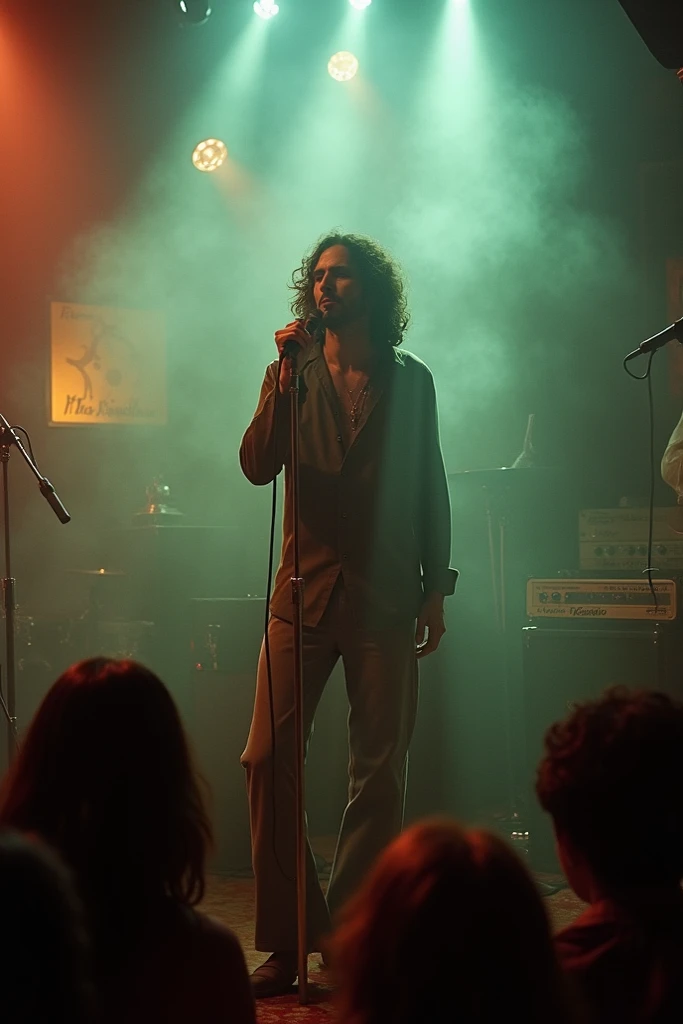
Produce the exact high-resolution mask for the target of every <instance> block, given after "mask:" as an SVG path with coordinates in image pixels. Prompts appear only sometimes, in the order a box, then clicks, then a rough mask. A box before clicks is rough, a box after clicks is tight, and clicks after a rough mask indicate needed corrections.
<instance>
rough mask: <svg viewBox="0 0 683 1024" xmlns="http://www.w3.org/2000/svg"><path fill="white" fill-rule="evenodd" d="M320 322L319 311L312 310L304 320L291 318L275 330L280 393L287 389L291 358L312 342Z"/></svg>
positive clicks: (295, 356)
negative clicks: (278, 356)
mask: <svg viewBox="0 0 683 1024" xmlns="http://www.w3.org/2000/svg"><path fill="white" fill-rule="evenodd" d="M319 323H320V311H319V310H317V309H316V310H314V311H313V312H312V313H311V314H309V316H308V317H307V318H306V320H293V321H292V322H291V324H287V326H286V327H284V328H283V329H282V330H281V331H276V332H275V344H276V345H277V350H278V352H279V354H280V394H282V395H284V394H286V393H287V392H288V391H289V385H290V382H291V379H292V359H296V358H297V356H298V354H299V352H300V351H301V349H307V348H308V347H309V345H312V344H313V341H314V336H315V332H316V330H317V328H318V325H319Z"/></svg>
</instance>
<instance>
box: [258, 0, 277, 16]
mask: <svg viewBox="0 0 683 1024" xmlns="http://www.w3.org/2000/svg"><path fill="white" fill-rule="evenodd" d="M279 10H280V8H279V7H278V5H277V4H276V3H275V2H274V0H256V3H255V4H254V14H258V16H259V18H263V20H264V21H266V20H267V19H268V18H274V17H275V15H276V14H277V12H278V11H279Z"/></svg>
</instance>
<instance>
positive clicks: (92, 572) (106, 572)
mask: <svg viewBox="0 0 683 1024" xmlns="http://www.w3.org/2000/svg"><path fill="white" fill-rule="evenodd" d="M66 571H67V572H73V573H76V574H77V575H78V576H125V575H126V573H125V572H124V571H123V569H67V570H66Z"/></svg>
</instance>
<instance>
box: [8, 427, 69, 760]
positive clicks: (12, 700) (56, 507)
mask: <svg viewBox="0 0 683 1024" xmlns="http://www.w3.org/2000/svg"><path fill="white" fill-rule="evenodd" d="M12 445H14V447H15V448H16V449H17V451H18V452H19V454H20V455H21V457H22V458H23V460H24V462H25V463H26V465H27V466H28V468H29V469H30V470H31V472H32V473H33V475H34V476H35V478H36V480H37V481H38V487H39V489H40V493H41V494H42V495H43V497H44V498H45V500H46V501H47V503H48V505H49V506H50V508H51V509H52V511H53V512H54V514H55V515H56V516H57V518H58V519H59V521H60V523H68V522H69V521H70V519H71V516H70V515H69V513H68V512H67V510H66V509H65V508H64V506H63V505H62V503H61V501H60V500H59V497H58V496H57V493H56V491H55V489H54V487H53V486H52V484H51V483H50V481H49V480H48V479H47V478H46V477H44V476H43V475H42V473H41V472H40V470H39V469H38V467H37V466H36V464H35V462H34V461H33V459H32V457H31V456H30V455H29V453H28V452H27V451H26V449H25V448H24V445H23V444H22V441H21V438H20V437H19V435H18V434H17V433H16V431H15V430H14V429H13V428H12V427H11V426H10V424H9V423H8V422H7V420H6V419H5V417H4V416H3V415H2V414H1V413H0V462H2V499H3V539H4V549H5V575H4V577H3V579H2V608H3V614H4V616H5V677H6V679H7V698H6V700H5V698H4V697H3V696H2V694H0V702H1V704H2V710H3V711H4V713H5V717H6V718H7V760H8V762H9V761H10V760H11V759H12V757H13V755H14V752H15V749H16V740H17V719H16V660H15V650H14V612H15V607H16V597H15V595H16V582H17V581H16V580H15V579H14V577H13V576H12V553H11V544H10V501H9V473H8V467H9V457H10V449H11V447H12ZM29 448H30V442H29Z"/></svg>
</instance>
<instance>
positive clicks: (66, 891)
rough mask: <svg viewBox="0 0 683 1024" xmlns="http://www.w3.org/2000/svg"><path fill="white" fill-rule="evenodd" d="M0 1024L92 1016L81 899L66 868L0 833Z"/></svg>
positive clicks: (73, 1021)
mask: <svg viewBox="0 0 683 1024" xmlns="http://www.w3.org/2000/svg"><path fill="white" fill-rule="evenodd" d="M0 907H2V928H3V931H4V933H5V941H4V942H3V943H2V949H3V956H2V970H3V977H4V979H5V983H4V985H3V995H2V1020H3V1024H28V1022H29V1021H40V1024H63V1022H64V1021H69V1024H88V1022H89V1021H92V1020H94V1014H93V1001H94V994H93V993H94V990H93V987H92V983H91V979H90V974H89V963H88V949H87V941H86V936H85V928H84V924H83V915H82V909H81V907H80V904H79V902H78V900H77V898H76V896H75V894H74V891H73V888H72V886H71V882H70V879H69V877H68V874H67V872H66V869H65V868H64V867H63V865H62V864H61V863H60V862H59V861H58V859H57V858H56V857H55V856H54V855H53V854H51V853H50V852H49V851H48V850H47V849H45V848H43V847H42V846H41V845H40V844H38V843H37V842H34V841H32V840H29V839H26V838H23V837H20V836H19V835H17V834H16V833H12V832H8V831H2V832H0Z"/></svg>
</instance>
